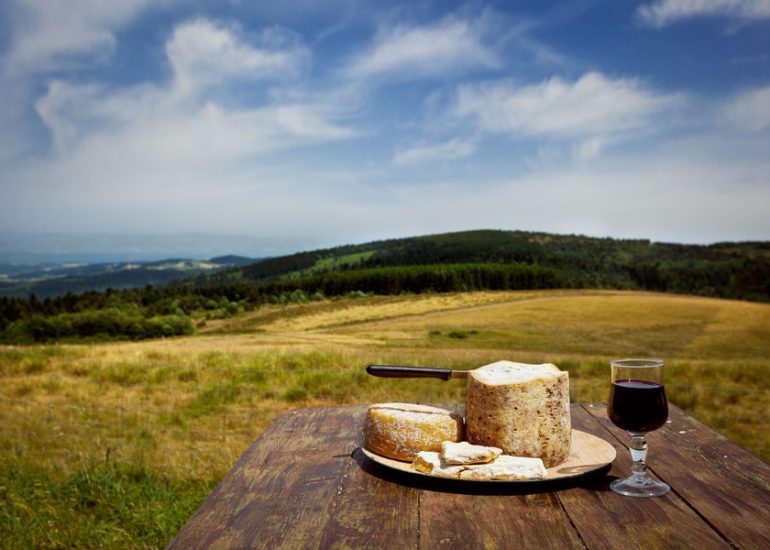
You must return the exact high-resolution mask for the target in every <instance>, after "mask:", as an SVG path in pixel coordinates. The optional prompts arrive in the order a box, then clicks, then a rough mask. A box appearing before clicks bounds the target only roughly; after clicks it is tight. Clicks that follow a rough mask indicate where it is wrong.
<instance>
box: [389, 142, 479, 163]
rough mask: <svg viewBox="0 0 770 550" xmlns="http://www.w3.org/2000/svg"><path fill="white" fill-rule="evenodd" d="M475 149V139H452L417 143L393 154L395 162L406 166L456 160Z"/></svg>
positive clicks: (470, 153)
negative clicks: (433, 142) (442, 141)
mask: <svg viewBox="0 0 770 550" xmlns="http://www.w3.org/2000/svg"><path fill="white" fill-rule="evenodd" d="M475 150H476V145H475V143H474V142H473V141H470V140H463V139H452V140H450V141H446V142H444V143H435V144H431V145H416V146H414V147H410V148H408V149H403V150H400V151H397V152H396V154H395V155H394V156H393V163H394V164H396V165H398V166H406V165H410V164H418V163H421V162H433V161H441V160H454V159H458V158H463V157H467V156H469V155H472V154H473V152H474V151H475Z"/></svg>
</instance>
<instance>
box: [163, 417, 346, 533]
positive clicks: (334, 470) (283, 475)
mask: <svg viewBox="0 0 770 550" xmlns="http://www.w3.org/2000/svg"><path fill="white" fill-rule="evenodd" d="M356 432H357V426H355V423H354V421H353V418H352V417H351V415H350V414H349V413H348V414H345V413H344V412H343V413H342V414H340V412H339V411H335V410H334V409H306V410H302V411H294V412H292V413H287V414H286V415H282V416H279V417H278V418H277V419H276V420H275V421H274V422H273V424H272V425H271V426H270V429H269V430H268V431H267V432H266V434H265V436H264V437H262V438H260V439H258V440H257V441H256V442H255V443H254V445H252V446H251V447H250V448H249V450H248V451H247V452H246V453H245V454H244V455H243V457H241V459H240V460H239V461H238V463H237V464H236V465H235V467H234V468H233V469H232V470H231V471H230V473H229V474H228V475H227V476H226V477H225V479H224V480H222V482H221V483H220V484H219V486H218V487H217V488H216V489H215V490H214V492H213V493H212V494H211V495H210V496H209V498H208V499H207V500H206V501H205V502H204V503H203V505H202V506H201V508H200V509H199V510H198V511H197V512H196V513H195V515H194V516H193V517H192V518H191V519H190V520H189V521H188V522H187V524H186V525H185V526H184V527H182V529H181V530H180V531H179V533H177V535H176V537H174V539H173V541H172V542H171V544H170V545H169V548H248V547H254V548H300V547H302V548H312V547H317V546H318V545H319V541H320V534H321V531H322V529H323V527H324V525H325V524H326V522H327V520H328V517H329V508H330V506H331V502H332V500H333V496H334V493H335V491H336V489H337V486H338V485H339V480H340V478H341V475H342V471H343V469H344V467H345V465H346V463H347V462H348V461H349V460H350V453H351V452H352V451H353V448H354V441H355V434H356Z"/></svg>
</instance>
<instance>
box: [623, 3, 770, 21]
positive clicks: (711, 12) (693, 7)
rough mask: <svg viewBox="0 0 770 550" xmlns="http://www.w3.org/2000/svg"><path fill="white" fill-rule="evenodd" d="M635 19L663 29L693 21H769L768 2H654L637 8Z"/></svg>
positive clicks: (769, 7) (769, 4)
mask: <svg viewBox="0 0 770 550" xmlns="http://www.w3.org/2000/svg"><path fill="white" fill-rule="evenodd" d="M636 15H637V17H638V18H639V19H640V20H641V21H642V22H643V23H645V24H648V25H650V26H653V27H664V26H666V25H670V24H672V23H676V22H678V21H682V20H684V19H691V18H694V17H707V16H712V17H713V16H722V17H728V18H731V19H742V20H759V19H770V0H657V1H655V2H653V3H651V4H646V5H643V6H639V8H638V9H637V11H636Z"/></svg>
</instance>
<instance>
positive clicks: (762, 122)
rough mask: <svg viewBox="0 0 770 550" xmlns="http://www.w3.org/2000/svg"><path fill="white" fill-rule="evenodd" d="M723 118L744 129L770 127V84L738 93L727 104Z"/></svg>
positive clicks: (751, 129) (753, 129) (755, 129)
mask: <svg viewBox="0 0 770 550" xmlns="http://www.w3.org/2000/svg"><path fill="white" fill-rule="evenodd" d="M722 115H723V118H724V120H725V121H727V123H728V124H730V125H731V126H733V127H735V128H737V129H739V130H744V131H751V132H759V131H762V130H767V129H770V86H765V87H763V88H756V89H754V90H748V91H744V92H741V93H739V94H737V95H736V96H735V97H733V98H732V99H731V100H730V101H729V102H728V103H727V105H726V106H725V108H724V110H723V112H722Z"/></svg>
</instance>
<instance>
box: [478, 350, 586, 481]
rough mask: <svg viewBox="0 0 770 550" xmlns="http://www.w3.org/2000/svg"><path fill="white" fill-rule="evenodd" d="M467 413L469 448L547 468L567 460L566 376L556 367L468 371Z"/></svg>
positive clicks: (509, 365) (500, 365)
mask: <svg viewBox="0 0 770 550" xmlns="http://www.w3.org/2000/svg"><path fill="white" fill-rule="evenodd" d="M465 411H466V417H467V418H466V424H467V426H466V432H467V437H468V441H469V442H470V443H473V444H476V445H491V446H494V447H499V448H501V449H502V450H503V453H505V454H507V455H514V456H525V457H536V458H541V459H542V460H543V463H544V464H545V467H546V468H550V467H552V466H556V465H557V464H561V463H562V462H564V461H565V460H567V457H568V456H569V452H570V445H571V441H572V440H571V434H572V421H571V418H570V401H569V374H568V373H567V372H565V371H561V370H559V368H558V367H556V366H555V365H552V364H550V363H546V364H543V365H528V364H525V363H513V362H511V361H498V362H497V363H492V364H491V365H485V366H483V367H480V368H478V369H475V370H472V371H470V372H469V373H468V395H467V398H466V406H465Z"/></svg>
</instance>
